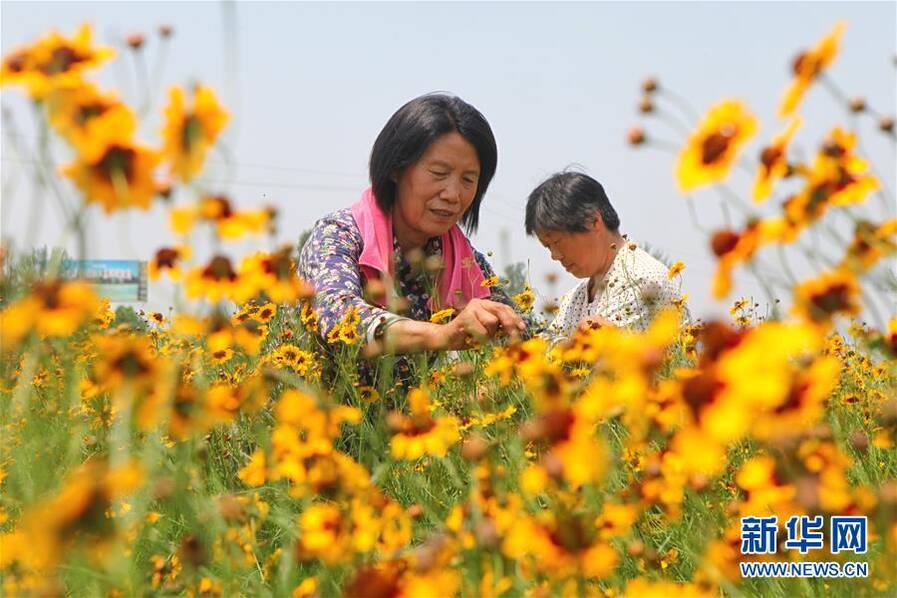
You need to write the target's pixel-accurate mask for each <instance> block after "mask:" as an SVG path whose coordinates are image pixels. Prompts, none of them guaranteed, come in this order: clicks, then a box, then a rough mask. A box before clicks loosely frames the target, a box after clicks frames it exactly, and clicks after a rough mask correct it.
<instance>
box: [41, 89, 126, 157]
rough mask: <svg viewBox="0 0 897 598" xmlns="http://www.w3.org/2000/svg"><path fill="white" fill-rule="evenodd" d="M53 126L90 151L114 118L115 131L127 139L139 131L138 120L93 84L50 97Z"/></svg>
mask: <svg viewBox="0 0 897 598" xmlns="http://www.w3.org/2000/svg"><path fill="white" fill-rule="evenodd" d="M47 113H48V115H49V118H50V124H52V125H53V127H54V128H55V129H56V131H58V132H59V134H60V135H62V137H64V138H65V139H66V141H68V142H69V143H71V144H72V145H73V146H74V147H75V148H82V147H83V148H86V149H87V151H90V149H89V148H90V147H91V145H92V143H93V142H92V140H94V139H97V138H99V139H102V138H103V136H104V135H105V134H106V132H107V131H108V130H109V129H110V127H109V125H108V124H106V122H107V120H109V119H112V121H113V122H114V125H113V126H114V127H115V129H116V132H117V133H119V134H121V135H122V136H123V137H125V138H127V137H130V136H131V135H133V133H134V131H136V129H137V117H136V116H135V115H134V113H133V112H132V111H131V109H130V108H128V106H126V105H125V104H123V103H121V101H120V100H119V99H118V98H117V97H116V96H115V95H114V94H109V93H103V92H101V91H100V90H99V89H98V88H97V87H96V86H95V85H94V84H93V83H88V82H84V83H82V84H80V85H78V86H76V87H70V88H63V89H59V90H57V91H56V92H54V93H53V94H50V95H49V96H48V97H47Z"/></svg>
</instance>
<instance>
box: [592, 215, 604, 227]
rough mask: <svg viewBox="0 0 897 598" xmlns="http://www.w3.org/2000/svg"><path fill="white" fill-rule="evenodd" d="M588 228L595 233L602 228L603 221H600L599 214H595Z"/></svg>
mask: <svg viewBox="0 0 897 598" xmlns="http://www.w3.org/2000/svg"><path fill="white" fill-rule="evenodd" d="M590 228H591V229H592V230H597V231H600V230H601V229H603V228H604V220H602V219H601V214H599V213H598V212H595V217H594V219H593V220H592V224H591V226H590Z"/></svg>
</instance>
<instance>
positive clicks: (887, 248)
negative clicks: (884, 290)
mask: <svg viewBox="0 0 897 598" xmlns="http://www.w3.org/2000/svg"><path fill="white" fill-rule="evenodd" d="M895 253H897V218H895V219H891V220H888V221H886V222H882V223H881V224H879V225H878V226H876V225H874V224H872V223H871V222H868V221H865V220H861V221H859V222H857V224H856V227H855V229H854V233H853V239H852V240H851V242H850V245H849V246H848V247H847V251H846V252H845V255H844V258H843V260H842V261H841V264H840V265H841V266H842V267H846V268H849V269H851V270H853V271H855V272H865V271H867V270H869V269H870V268H871V267H872V266H874V265H875V264H876V263H878V262H879V260H881V259H882V258H884V257H886V256H891V255H894V254H895Z"/></svg>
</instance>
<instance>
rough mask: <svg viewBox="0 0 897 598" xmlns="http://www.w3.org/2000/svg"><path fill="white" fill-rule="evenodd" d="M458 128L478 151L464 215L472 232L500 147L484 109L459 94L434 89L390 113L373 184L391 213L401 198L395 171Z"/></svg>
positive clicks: (374, 152)
mask: <svg viewBox="0 0 897 598" xmlns="http://www.w3.org/2000/svg"><path fill="white" fill-rule="evenodd" d="M453 131H457V132H458V133H459V134H460V135H461V137H463V138H464V139H466V140H467V141H468V142H469V143H470V144H471V145H472V146H473V147H474V149H475V150H476V152H477V158H479V161H480V177H479V180H478V182H477V192H476V195H475V196H474V198H473V202H472V203H471V204H470V207H468V208H467V211H466V212H465V213H464V215H463V216H462V217H461V223H462V224H463V225H464V227H465V228H466V229H467V232H468V233H472V232H474V231H475V230H476V229H477V225H478V224H479V221H480V204H481V203H482V201H483V195H485V193H486V189H487V188H488V187H489V183H490V182H491V181H492V177H493V176H494V175H495V168H496V166H497V164H498V148H497V147H496V145H495V136H494V135H493V134H492V129H491V128H490V127H489V123H488V122H487V121H486V119H485V117H483V115H482V114H480V111H479V110H477V109H476V108H474V107H473V106H471V105H470V104H468V103H467V102H465V101H464V100H462V99H461V98H459V97H456V96H452V95H447V94H442V93H432V94H426V95H422V96H420V97H418V98H415V99H413V100H411V101H410V102H408V103H407V104H405V105H404V106H402V107H401V108H399V109H398V110H397V111H396V113H395V114H393V115H392V117H390V119H389V121H387V123H386V125H385V126H384V127H383V130H382V131H380V134H379V135H378V136H377V140H376V141H375V142H374V147H373V148H372V149H371V162H370V175H371V187H372V188H373V191H374V197H376V198H377V204H378V205H379V206H380V209H382V210H383V211H384V212H387V213H388V212H391V211H392V207H393V205H394V204H395V202H396V182H395V181H394V180H393V178H392V177H393V175H394V174H395V173H396V172H397V171H401V170H402V169H404V168H406V167H407V166H409V165H410V164H412V163H414V162H415V161H416V160H417V159H418V158H420V157H421V155H423V153H424V151H426V149H427V147H429V145H430V144H431V143H433V141H435V140H436V139H437V138H438V137H441V136H442V135H445V134H447V133H451V132H453Z"/></svg>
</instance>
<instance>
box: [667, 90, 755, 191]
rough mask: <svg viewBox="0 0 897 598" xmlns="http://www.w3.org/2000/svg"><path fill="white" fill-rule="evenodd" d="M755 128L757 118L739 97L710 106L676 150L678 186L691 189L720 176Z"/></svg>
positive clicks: (724, 173)
mask: <svg viewBox="0 0 897 598" xmlns="http://www.w3.org/2000/svg"><path fill="white" fill-rule="evenodd" d="M756 130H757V120H756V119H755V118H754V116H753V115H751V113H750V112H748V110H747V108H746V107H745V106H744V104H742V103H741V102H739V101H736V100H726V101H723V102H721V103H719V104H717V105H716V106H714V107H713V108H711V109H710V111H709V112H708V113H707V115H706V116H705V117H704V120H703V121H701V124H700V125H699V126H698V130H697V131H695V132H694V133H693V134H692V135H691V137H690V138H689V140H688V142H687V144H686V146H685V148H684V149H683V150H682V152H681V153H680V154H679V162H678V164H677V166H676V180H677V181H678V183H679V188H680V189H681V190H682V191H683V192H685V191H692V190H694V189H697V188H698V187H702V186H704V185H708V184H710V183H717V182H720V181H722V180H724V179H725V178H726V177H727V176H728V175H729V170H730V169H731V167H732V164H734V163H735V160H736V159H737V158H738V154H739V152H740V151H741V148H742V146H743V145H744V144H745V142H746V141H747V140H748V139H750V138H751V137H753V136H754V133H755V132H756Z"/></svg>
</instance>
